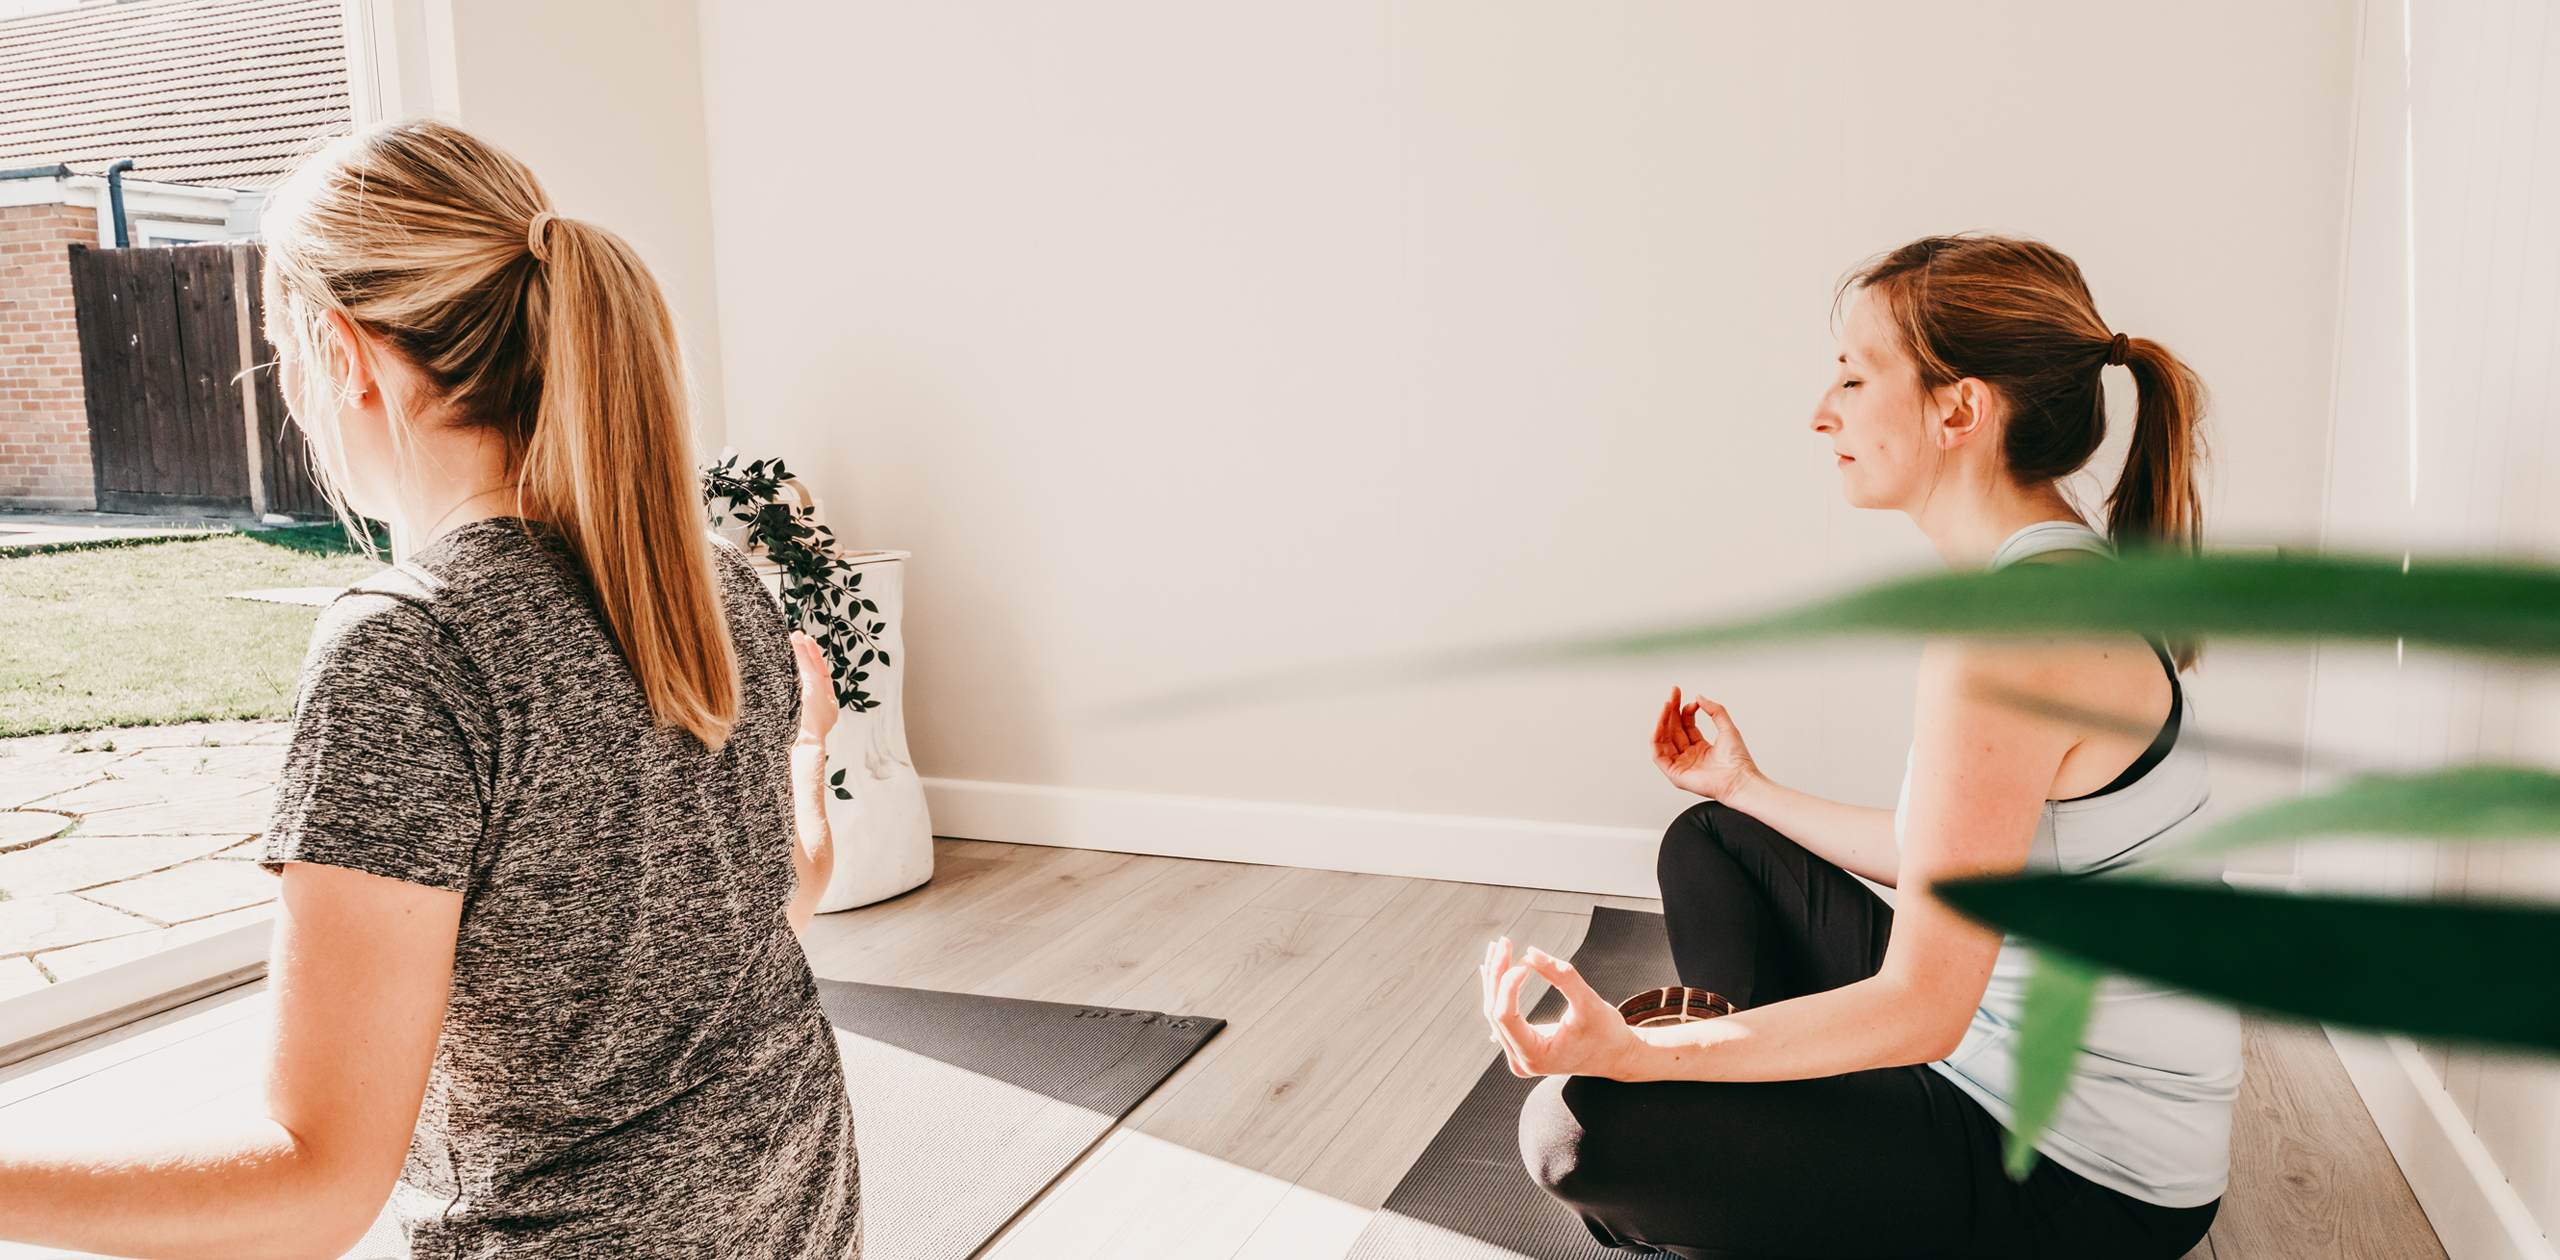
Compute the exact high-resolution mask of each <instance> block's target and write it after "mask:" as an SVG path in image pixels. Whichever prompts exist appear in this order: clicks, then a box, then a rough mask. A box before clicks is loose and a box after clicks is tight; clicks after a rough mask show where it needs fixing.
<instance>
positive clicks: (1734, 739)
mask: <svg viewBox="0 0 2560 1260" xmlns="http://www.w3.org/2000/svg"><path fill="white" fill-rule="evenodd" d="M1700 713H1704V714H1706V715H1707V721H1708V722H1709V723H1711V724H1713V725H1714V726H1715V728H1716V734H1715V738H1714V739H1713V740H1709V739H1708V738H1707V737H1706V736H1704V735H1702V734H1700V733H1699V731H1698V715H1699V714H1700ZM1653 764H1654V765H1655V766H1656V767H1657V768H1659V769H1660V770H1661V771H1662V777H1664V778H1666V779H1669V780H1671V782H1672V783H1673V784H1674V785H1676V786H1677V787H1679V788H1680V789H1681V790H1682V791H1686V792H1694V793H1697V794H1698V795H1700V796H1703V797H1706V798H1708V799H1709V800H1717V801H1723V802H1725V803H1726V804H1732V803H1733V798H1734V795H1735V794H1736V793H1738V792H1740V791H1742V790H1743V789H1744V787H1746V786H1747V785H1748V784H1750V782H1751V781H1752V780H1754V779H1757V778H1759V777H1760V767H1758V766H1756V765H1753V764H1752V762H1751V750H1750V749H1749V748H1746V747H1744V746H1743V743H1742V732H1741V731H1739V730H1736V729H1734V725H1733V718H1732V716H1731V715H1730V714H1727V713H1726V712H1725V711H1724V706H1723V705H1720V704H1717V703H1716V702H1715V701H1713V700H1708V699H1704V698H1700V699H1696V700H1692V701H1690V702H1688V703H1687V704H1685V705H1684V704H1682V703H1680V689H1679V688H1678V687H1674V688H1672V689H1671V698H1670V699H1669V700H1666V701H1664V702H1663V704H1662V716H1661V717H1660V718H1658V719H1656V720H1655V722H1654V724H1653Z"/></svg>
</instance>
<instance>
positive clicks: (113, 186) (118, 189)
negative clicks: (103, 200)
mask: <svg viewBox="0 0 2560 1260" xmlns="http://www.w3.org/2000/svg"><path fill="white" fill-rule="evenodd" d="M132 169H133V159H132V158H117V159H116V160H115V161H113V162H109V163H108V164H107V200H108V201H109V202H110V203H112V204H113V205H114V206H115V216H116V248H117V249H123V248H125V247H127V246H129V245H131V244H132V243H133V238H132V237H131V236H129V235H127V234H126V232H125V223H124V173H125V172H126V171H129V170H132Z"/></svg>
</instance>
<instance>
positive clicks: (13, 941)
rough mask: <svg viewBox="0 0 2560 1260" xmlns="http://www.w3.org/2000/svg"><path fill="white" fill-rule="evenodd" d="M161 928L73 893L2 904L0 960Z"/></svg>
mask: <svg viewBox="0 0 2560 1260" xmlns="http://www.w3.org/2000/svg"><path fill="white" fill-rule="evenodd" d="M156 926H158V925H157V924H154V923H151V922H149V921H147V920H144V919H140V918H136V917H135V916H133V915H129V914H118V913H116V912H115V911H113V910H110V909H108V908H106V907H105V906H102V905H99V904H97V903H96V902H93V901H84V900H82V899H80V898H78V897H75V896H72V895H71V894H70V893H52V894H48V895H46V896H42V897H13V898H11V899H10V900H7V901H0V958H7V957H11V956H14V955H18V954H33V953H37V952H39V951H42V950H48V949H63V948H67V947H69V946H72V945H85V944H87V943H89V942H90V941H103V940H105V939H107V938H108V937H111V936H128V935H131V934H133V933H135V932H147V931H150V930H151V929H152V928H154V927H156Z"/></svg>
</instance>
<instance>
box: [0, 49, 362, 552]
mask: <svg viewBox="0 0 2560 1260" xmlns="http://www.w3.org/2000/svg"><path fill="white" fill-rule="evenodd" d="M341 8H342V6H341V5H340V4H339V3H338V2H337V0H141V2H139V3H126V4H82V5H80V6H78V7H76V8H64V9H58V10H55V11H50V12H42V13H34V14H29V15H27V16H21V17H13V18H7V19H0V510H7V509H17V510H52V511H60V510H85V509H87V508H89V507H91V506H93V505H94V503H95V501H96V500H95V496H94V485H93V479H92V472H91V467H90V460H89V422H88V414H87V410H86V405H85V401H84V395H83V393H82V387H81V380H80V347H79V336H78V331H77V328H76V326H75V324H74V322H73V316H72V305H71V279H70V268H69V264H68V257H69V247H70V246H71V245H73V244H75V243H77V244H86V245H95V246H101V247H106V246H112V245H114V244H115V243H116V224H115V221H114V216H113V214H112V213H111V211H110V209H109V205H110V198H109V196H108V191H107V183H108V181H107V179H106V177H105V176H106V170H107V167H108V164H109V163H111V162H114V161H116V160H117V159H119V158H131V159H133V162H134V165H133V168H132V170H131V172H130V173H129V174H128V175H126V177H125V179H124V181H123V183H124V190H125V219H126V225H125V226H126V232H127V239H128V240H129V241H130V243H131V245H132V246H134V247H136V248H147V247H150V246H155V245H171V244H180V243H184V242H189V241H211V240H233V239H240V238H244V237H252V236H255V235H256V233H257V212H258V206H259V205H260V203H261V202H262V201H263V197H264V193H263V190H264V189H265V188H266V187H267V186H269V185H270V184H273V183H274V182H275V181H276V180H277V179H278V178H280V177H281V176H282V175H283V173H284V172H285V170H286V169H287V168H288V167H289V165H290V164H291V162H292V159H293V157H294V156H295V155H296V154H298V153H300V152H302V151H303V150H304V149H305V148H306V147H308V146H309V145H310V144H312V143H313V142H314V141H315V140H316V139H318V138H320V137H323V136H326V135H329V134H332V133H334V132H340V131H344V130H345V129H346V128H347V126H348V125H349V120H350V117H351V114H350V109H349V98H348V89H347V48H346V37H345V34H344V31H343V28H342V24H341Z"/></svg>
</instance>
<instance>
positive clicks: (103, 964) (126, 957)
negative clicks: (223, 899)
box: [10, 906, 275, 982]
mask: <svg viewBox="0 0 2560 1260" xmlns="http://www.w3.org/2000/svg"><path fill="white" fill-rule="evenodd" d="M274 918H275V910H274V908H273V907H269V906H251V907H249V908H248V909H246V910H232V911H228V912H225V913H222V914H217V915H215V916H213V917H212V918H209V919H198V920H196V921H195V922H193V923H182V924H179V925H178V926H176V927H173V928H160V929H157V930H155V931H150V932H137V933H135V934H133V935H131V936H119V937H117V938H115V939H114V940H111V941H97V942H94V943H92V944H88V945H75V946H72V947H71V948H69V949H57V950H54V951H53V952H51V953H48V954H38V955H36V961H37V962H39V963H42V964H43V965H44V969H45V970H46V971H49V972H52V973H53V978H54V980H55V981H57V982H59V981H63V980H68V979H70V978H72V977H73V976H85V975H88V974H89V973H90V972H93V971H104V970H106V969H107V968H109V967H113V966H116V965H117V964H119V963H128V962H132V961H133V960H134V959H136V958H148V957H150V956H151V955H153V954H156V953H159V952H160V951H161V950H164V949H174V948H176V947H178V946H180V945H192V944H194V943H195V942H197V941H201V940H204V939H206V938H208V937H214V936H220V935H221V934H223V933H225V932H228V931H230V930H232V929H233V928H238V927H245V926H247V925H249V924H252V923H264V922H271V921H273V920H274ZM10 961H12V962H18V961H23V960H20V959H11V960H10Z"/></svg>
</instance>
